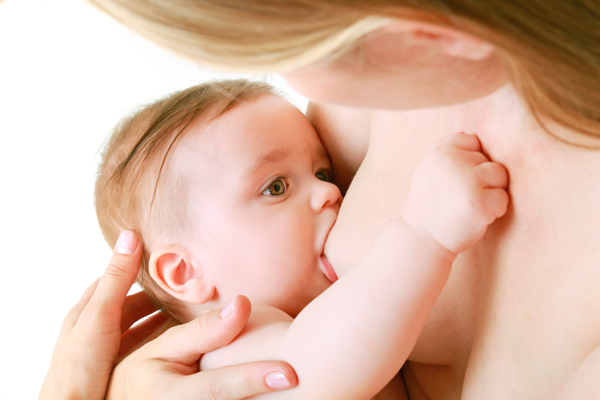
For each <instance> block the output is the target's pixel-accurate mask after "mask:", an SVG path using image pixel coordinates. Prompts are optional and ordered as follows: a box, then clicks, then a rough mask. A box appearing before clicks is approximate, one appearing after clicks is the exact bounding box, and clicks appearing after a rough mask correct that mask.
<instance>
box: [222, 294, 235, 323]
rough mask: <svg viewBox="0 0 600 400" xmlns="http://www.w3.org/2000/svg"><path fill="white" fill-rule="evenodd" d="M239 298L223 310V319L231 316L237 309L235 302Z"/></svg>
mask: <svg viewBox="0 0 600 400" xmlns="http://www.w3.org/2000/svg"><path fill="white" fill-rule="evenodd" d="M236 300H237V297H236V298H235V299H233V300H231V301H230V302H229V304H227V305H226V306H225V307H223V309H222V310H221V319H225V318H227V317H229V316H230V315H231V313H232V312H233V310H234V309H235V301H236Z"/></svg>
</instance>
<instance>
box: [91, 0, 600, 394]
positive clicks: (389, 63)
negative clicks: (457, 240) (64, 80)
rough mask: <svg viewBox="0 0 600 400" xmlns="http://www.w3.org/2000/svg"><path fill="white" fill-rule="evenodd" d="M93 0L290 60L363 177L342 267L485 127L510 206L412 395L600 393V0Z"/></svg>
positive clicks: (448, 295)
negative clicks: (445, 144)
mask: <svg viewBox="0 0 600 400" xmlns="http://www.w3.org/2000/svg"><path fill="white" fill-rule="evenodd" d="M94 2H95V3H97V4H98V5H99V6H100V7H102V8H103V9H104V10H106V11H107V12H108V13H109V14H112V15H113V16H114V17H116V18H117V19H119V20H121V21H122V22H123V23H125V24H126V25H128V26H130V27H131V28H133V29H134V30H136V31H138V32H140V33H141V34H143V35H145V36H147V37H149V38H151V39H152V40H154V41H155V42H157V43H159V44H161V45H163V46H166V47H168V48H171V49H173V50H175V51H177V52H179V53H181V54H183V55H185V56H187V57H190V58H192V59H194V60H198V61H200V62H201V63H203V64H206V65H210V66H214V67H218V68H228V69H232V68H238V69H242V70H245V71H252V70H254V71H277V72H282V73H283V74H284V76H285V77H286V79H287V80H288V82H289V83H290V84H291V85H292V86H293V87H295V88H296V89H297V90H298V91H299V92H301V93H303V94H304V95H306V96H307V97H309V98H310V99H311V100H313V102H314V103H312V104H311V106H310V107H309V114H310V115H311V118H312V119H313V121H314V122H315V124H316V126H317V128H318V130H319V133H320V134H321V137H322V139H323V141H324V143H325V145H326V147H327V150H328V151H329V154H330V155H331V158H332V160H333V164H334V168H336V170H337V171H338V175H339V176H338V182H337V183H338V184H339V185H340V187H341V189H342V191H343V192H344V191H346V190H347V192H346V197H345V200H344V207H343V208H342V211H341V213H340V215H339V218H338V222H337V224H336V226H335V228H334V230H333V231H332V232H331V234H330V237H329V241H328V244H327V247H326V253H327V256H328V258H329V259H330V260H331V261H332V264H333V265H334V267H335V268H336V270H338V271H340V272H341V273H343V271H345V270H347V269H348V268H349V267H350V266H352V265H353V264H354V263H355V262H356V261H357V260H359V259H360V258H361V256H362V255H363V254H364V253H365V251H366V249H368V248H369V247H370V245H371V243H372V241H373V240H374V238H375V237H377V235H378V233H379V232H380V231H381V230H382V229H383V228H384V226H385V225H386V224H387V222H388V221H390V220H391V219H392V218H394V217H397V216H399V215H400V210H401V209H402V205H403V202H404V200H405V195H406V188H407V187H408V180H409V177H410V176H411V172H412V170H413V168H414V166H415V164H416V161H417V160H419V159H420V158H421V156H422V155H423V154H424V152H425V151H426V149H427V148H428V147H429V146H430V145H431V144H432V143H433V142H434V141H436V140H437V139H439V138H441V137H444V136H447V135H448V134H450V133H452V132H456V131H464V132H467V133H476V134H477V135H478V137H479V138H480V140H481V142H482V144H483V147H484V148H485V149H486V150H487V152H488V154H489V156H490V158H491V159H492V160H494V161H497V162H500V163H502V164H504V165H505V166H506V167H507V169H508V171H509V173H510V175H511V181H510V192H511V200H512V202H511V208H510V210H509V212H508V214H507V215H506V216H505V217H504V218H502V219H501V220H499V221H497V222H496V223H495V224H494V225H492V226H491V227H490V229H488V232H487V234H486V237H485V239H484V240H482V241H481V242H480V243H479V244H478V245H476V246H475V247H474V248H473V249H472V250H470V251H468V252H465V253H463V255H461V256H460V257H459V258H458V260H457V261H456V263H455V265H454V267H453V271H452V274H451V276H450V279H449V281H448V284H447V286H446V288H445V289H444V292H443V293H442V296H441V297H440V299H439V301H438V302H437V304H436V307H435V308H434V310H433V312H432V314H431V316H430V318H429V320H428V323H427V325H426V327H425V329H424V331H423V333H422V334H421V337H420V339H419V341H418V343H417V345H416V347H415V348H414V350H413V353H412V354H411V356H410V358H409V361H408V363H407V364H406V366H405V367H404V369H403V370H402V372H401V374H402V377H403V380H404V384H405V386H406V391H407V394H408V397H409V398H410V399H413V400H415V399H432V400H433V399H459V398H464V399H481V398H485V399H507V398H515V399H530V398H531V399H539V398H543V399H546V398H597V397H598V395H599V394H600V387H599V386H598V385H599V383H598V382H597V379H594V377H597V376H598V374H600V347H599V346H600V291H598V290H597V288H598V287H600V207H598V206H599V205H600V200H599V199H600V152H599V151H597V150H595V149H597V148H600V46H599V43H600V3H598V2H597V1H596V0H570V1H559V0H556V1H549V0H513V1H506V0H488V1H481V0H297V1H277V2H273V1H271V0H220V1H217V2H213V1H198V0H196V1H192V0H188V1H185V0H180V1H175V0H173V1H162V2H154V1H145V0H138V1H124V0H123V1H121V0H94ZM239 66H242V67H241V68H239ZM341 106H352V107H360V108H361V109H360V110H358V109H353V108H346V107H341ZM433 107H436V108H433ZM417 109H419V110H417ZM377 110H398V111H395V112H390V111H377ZM400 110H404V111H400ZM392 317H393V316H392ZM136 373H137V374H139V372H136V371H135V370H134V369H130V370H129V371H124V370H123V369H121V370H120V371H117V377H121V378H122V377H124V376H135V374H136ZM127 374H129V375H127ZM144 379H147V380H148V381H149V380H151V379H152V377H151V376H147V377H146V378H144ZM122 381H126V379H123V380H122ZM594 385H596V386H594ZM121 389H122V388H121Z"/></svg>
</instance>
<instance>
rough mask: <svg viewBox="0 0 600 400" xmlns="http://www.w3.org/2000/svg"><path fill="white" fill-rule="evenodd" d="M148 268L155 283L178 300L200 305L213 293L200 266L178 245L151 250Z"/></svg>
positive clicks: (210, 297)
mask: <svg viewBox="0 0 600 400" xmlns="http://www.w3.org/2000/svg"><path fill="white" fill-rule="evenodd" d="M148 269H149V272H150V276H151V277H152V279H154V281H155V282H156V283H157V284H158V286H160V287H161V288H162V289H163V290H164V291H165V292H167V293H169V294H170V295H171V296H173V297H175V298H176V299H179V300H181V301H185V302H187V303H191V304H204V303H206V302H207V301H209V300H210V299H212V297H213V295H214V292H215V287H214V285H212V284H211V283H210V282H209V281H208V279H207V277H206V275H204V273H203V272H202V270H201V268H200V266H199V265H194V264H193V263H192V257H191V253H190V252H189V251H188V250H187V249H186V248H185V247H183V246H180V245H178V244H173V245H169V246H165V247H161V248H160V249H158V250H156V251H155V252H154V253H152V255H151V256H150V261H149V262H148Z"/></svg>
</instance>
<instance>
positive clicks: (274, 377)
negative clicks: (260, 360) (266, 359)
mask: <svg viewBox="0 0 600 400" xmlns="http://www.w3.org/2000/svg"><path fill="white" fill-rule="evenodd" d="M265 382H266V383H267V386H268V387H270V388H272V389H289V388H290V387H291V385H290V381H288V379H287V378H286V377H285V375H284V374H282V373H281V372H271V373H270V374H269V375H267V377H266V378H265Z"/></svg>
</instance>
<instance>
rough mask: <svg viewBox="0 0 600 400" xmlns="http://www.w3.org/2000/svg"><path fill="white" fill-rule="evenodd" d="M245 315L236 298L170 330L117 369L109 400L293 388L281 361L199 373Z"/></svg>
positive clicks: (226, 399) (213, 398)
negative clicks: (205, 357)
mask: <svg viewBox="0 0 600 400" xmlns="http://www.w3.org/2000/svg"><path fill="white" fill-rule="evenodd" d="M249 316H250V301H249V300H248V298H246V297H244V296H238V297H237V298H236V299H234V300H233V301H232V302H231V303H230V304H229V305H228V306H226V307H225V308H223V309H222V310H216V311H212V312H210V313H207V314H204V315H202V316H201V317H200V318H196V319H195V320H193V321H191V322H188V323H187V324H184V325H180V326H175V327H173V328H171V329H169V330H168V331H167V332H165V333H164V334H162V335H161V336H160V337H158V338H157V339H155V340H153V341H152V342H150V343H148V344H146V345H144V346H143V347H141V348H140V349H138V350H136V351H135V352H134V353H132V354H131V355H129V356H128V357H127V358H126V359H125V360H123V362H121V363H120V364H119V365H118V366H117V367H116V368H115V371H114V373H113V376H112V379H111V382H110V386H109V390H108V395H107V397H106V398H107V400H110V399H114V400H122V399H181V398H186V399H187V398H194V399H199V400H200V399H209V400H217V399H219V400H237V399H245V398H247V397H250V396H254V395H257V394H261V393H267V392H272V391H275V390H280V389H288V388H291V387H293V386H296V384H297V378H296V374H295V372H294V370H293V369H292V368H291V367H290V366H289V365H288V364H286V363H284V362H280V361H260V362H255V363H250V364H240V365H233V366H228V367H223V368H219V369H214V370H208V371H203V372H199V363H198V361H199V359H200V356H201V355H202V354H204V353H207V352H209V351H212V350H214V349H216V348H218V347H221V346H225V345H227V344H228V343H229V342H231V341H232V340H233V339H234V338H235V337H236V336H237V335H238V333H239V332H240V331H241V330H242V329H243V328H244V326H245V324H246V321H247V320H248V317H249Z"/></svg>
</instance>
